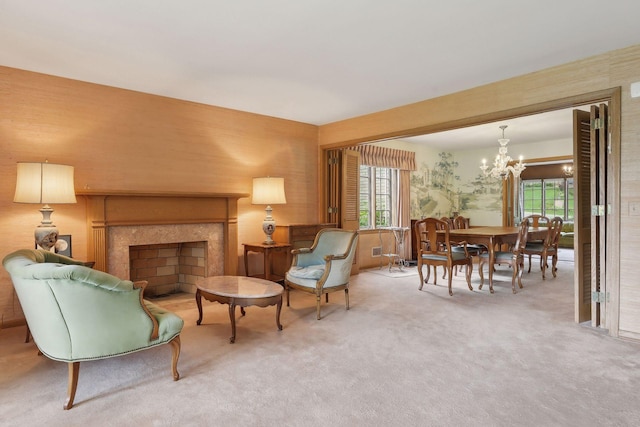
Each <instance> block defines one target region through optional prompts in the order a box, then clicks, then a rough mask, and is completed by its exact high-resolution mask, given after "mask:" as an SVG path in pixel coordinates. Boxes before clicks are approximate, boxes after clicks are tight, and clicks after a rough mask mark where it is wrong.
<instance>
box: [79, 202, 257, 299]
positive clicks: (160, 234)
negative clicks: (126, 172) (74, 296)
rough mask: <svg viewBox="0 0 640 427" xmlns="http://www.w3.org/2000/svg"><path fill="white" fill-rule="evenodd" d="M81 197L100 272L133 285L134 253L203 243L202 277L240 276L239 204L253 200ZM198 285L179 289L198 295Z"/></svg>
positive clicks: (92, 255)
mask: <svg viewBox="0 0 640 427" xmlns="http://www.w3.org/2000/svg"><path fill="white" fill-rule="evenodd" d="M78 196H84V197H85V198H86V200H87V226H88V228H89V233H88V239H87V243H88V257H89V259H88V260H89V261H95V267H94V268H96V269H98V270H102V271H106V272H108V273H110V274H113V275H114V276H117V277H120V278H123V279H131V276H130V273H131V260H130V247H132V246H133V247H135V246H143V245H170V244H178V245H183V246H184V245H186V244H190V243H193V242H201V244H202V245H203V246H202V248H203V250H204V251H205V253H204V254H203V255H205V256H204V257H203V258H206V263H205V264H204V265H203V266H202V267H203V270H200V272H202V273H203V275H205V276H214V275H236V274H238V231H237V223H238V218H237V202H238V199H239V198H241V197H248V194H209V193H205V194H202V193H136V192H115V191H83V192H79V193H78ZM91 258H93V259H91ZM167 270H168V269H167ZM163 271H165V270H163ZM183 271H186V269H183ZM145 280H146V279H145ZM194 280H195V279H194V278H193V277H190V278H188V280H186V281H185V283H180V285H179V287H180V288H181V290H188V291H194V289H193V286H192V285H193V283H191V282H193V281H194ZM185 287H186V289H185ZM155 292H159V293H164V292H163V290H162V289H161V288H158V289H157V290H155V291H154V293H155Z"/></svg>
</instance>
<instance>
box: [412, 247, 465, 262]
mask: <svg viewBox="0 0 640 427" xmlns="http://www.w3.org/2000/svg"><path fill="white" fill-rule="evenodd" d="M466 258H467V255H465V253H464V251H460V252H458V251H454V250H453V248H452V249H451V259H452V260H453V261H463V260H465V259H466ZM422 259H428V260H432V261H446V260H447V259H448V256H447V255H436V254H423V255H422Z"/></svg>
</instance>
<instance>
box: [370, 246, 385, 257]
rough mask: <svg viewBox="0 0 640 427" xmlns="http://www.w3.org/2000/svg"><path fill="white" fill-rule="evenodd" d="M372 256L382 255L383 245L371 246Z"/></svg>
mask: <svg viewBox="0 0 640 427" xmlns="http://www.w3.org/2000/svg"><path fill="white" fill-rule="evenodd" d="M371 256H372V257H379V256H382V246H375V247H373V248H371Z"/></svg>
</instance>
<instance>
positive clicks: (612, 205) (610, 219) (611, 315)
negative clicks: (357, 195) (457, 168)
mask: <svg viewBox="0 0 640 427" xmlns="http://www.w3.org/2000/svg"><path fill="white" fill-rule="evenodd" d="M620 98H621V89H620V88H619V87H618V88H612V89H607V90H602V91H598V92H593V93H587V94H583V95H578V96H574V97H569V98H564V99H559V100H555V101H549V102H545V103H542V104H535V105H531V106H527V107H522V108H517V109H513V110H508V111H503V112H500V113H491V114H487V115H483V116H479V117H470V118H468V119H464V120H457V121H455V122H452V123H441V124H438V125H437V126H432V128H434V129H435V128H436V127H437V128H438V129H437V130H433V131H431V132H432V133H435V132H437V131H442V130H452V129H456V128H459V127H464V128H467V127H471V126H474V125H481V124H486V123H491V122H496V121H499V120H507V119H512V118H516V117H520V116H531V115H536V114H539V113H545V112H550V111H554V110H560V109H567V108H575V107H579V106H583V105H592V104H599V103H606V104H607V105H608V110H609V111H608V117H609V118H608V127H607V131H608V135H607V137H608V142H607V146H606V147H605V149H606V150H607V153H608V157H607V162H606V168H605V170H604V176H605V177H606V179H605V180H604V181H603V182H604V188H605V190H606V191H605V194H606V202H605V203H604V205H605V213H604V215H602V218H601V220H600V221H601V223H602V224H603V229H604V230H606V232H604V233H602V235H601V239H600V243H599V246H598V247H597V251H598V253H600V254H601V255H602V256H601V257H599V258H597V259H595V262H596V263H597V266H596V265H590V263H587V264H585V263H584V257H586V253H584V252H582V253H580V254H578V256H579V257H580V258H579V259H576V269H575V270H576V271H579V270H580V269H583V268H585V265H590V268H597V269H598V277H599V278H600V283H599V286H600V287H604V289H606V295H605V296H604V297H599V298H604V299H606V302H603V303H602V306H601V307H600V310H601V311H602V312H603V313H604V316H602V317H603V318H604V319H605V322H604V323H599V324H598V325H597V326H598V327H601V328H604V329H607V330H608V331H609V334H610V335H612V336H618V312H619V290H620V287H619V269H620V263H619V252H620V248H619V245H618V244H617V243H616V241H615V238H616V236H619V233H620V214H619V209H618V207H619V206H620V196H619V187H620V102H621V100H620ZM422 133H428V130H426V129H425V130H422V132H421V131H420V130H414V131H409V130H407V136H416V135H419V134H422ZM381 139H383V138H382V135H381ZM349 145H351V144H347V143H345V144H344V147H347V146H349ZM332 148H333V149H335V148H336V147H335V146H333V147H332ZM596 172H597V171H596V170H594V171H593V172H592V173H594V174H595V173H596ZM321 178H322V179H323V183H326V182H327V181H326V178H327V177H326V176H321ZM323 185H325V190H326V184H323ZM325 194H327V193H326V191H325ZM588 204H590V202H589V203H588ZM588 204H586V205H584V204H583V206H588ZM323 211H324V212H327V206H324V209H323ZM576 215H577V213H576ZM575 238H576V239H577V240H578V241H577V243H576V244H580V236H579V235H578V233H576V236H575ZM583 288H584V287H583V286H580V287H579V284H578V278H577V277H575V278H574V289H575V295H574V300H575V308H574V313H575V321H576V322H581V321H584V320H585V319H584V316H582V317H581V315H580V310H583V308H582V305H583V302H582V301H581V300H579V294H578V291H579V289H580V290H583ZM583 294H584V292H583ZM600 303H601V302H599V304H600Z"/></svg>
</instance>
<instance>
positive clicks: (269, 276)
mask: <svg viewBox="0 0 640 427" xmlns="http://www.w3.org/2000/svg"><path fill="white" fill-rule="evenodd" d="M242 245H243V246H244V271H245V274H246V275H247V276H251V277H259V278H264V279H265V280H271V281H274V282H277V281H280V280H284V277H282V276H278V275H276V274H273V272H272V271H271V266H272V261H273V259H272V258H273V254H275V253H282V252H284V253H285V254H286V258H287V259H289V257H290V256H291V245H290V244H289V243H274V244H271V245H268V244H265V243H243V244H242ZM249 252H261V253H262V254H263V256H264V274H260V275H252V274H249V257H248V256H247V255H248V254H249ZM289 264H291V261H289Z"/></svg>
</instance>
